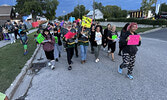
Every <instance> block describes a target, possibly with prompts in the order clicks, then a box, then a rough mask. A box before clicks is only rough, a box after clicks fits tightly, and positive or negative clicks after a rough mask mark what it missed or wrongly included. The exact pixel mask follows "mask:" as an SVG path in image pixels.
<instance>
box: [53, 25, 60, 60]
mask: <svg viewBox="0 0 167 100" xmlns="http://www.w3.org/2000/svg"><path fill="white" fill-rule="evenodd" d="M53 35H54V37H55V45H54V46H55V47H54V58H55V60H56V62H58V57H61V50H62V42H61V34H60V32H58V30H57V28H54V34H53Z"/></svg>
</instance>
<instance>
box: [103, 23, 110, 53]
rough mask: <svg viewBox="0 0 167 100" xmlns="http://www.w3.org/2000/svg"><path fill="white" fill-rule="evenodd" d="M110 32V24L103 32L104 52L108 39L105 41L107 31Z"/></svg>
mask: <svg viewBox="0 0 167 100" xmlns="http://www.w3.org/2000/svg"><path fill="white" fill-rule="evenodd" d="M109 30H111V24H108V25H107V28H106V29H105V30H104V34H103V50H104V51H105V50H106V47H107V45H108V39H107V34H108V31H109Z"/></svg>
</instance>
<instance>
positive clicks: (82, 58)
mask: <svg viewBox="0 0 167 100" xmlns="http://www.w3.org/2000/svg"><path fill="white" fill-rule="evenodd" d="M87 48H88V46H84V45H80V49H81V60H82V61H83V60H86V55H87Z"/></svg>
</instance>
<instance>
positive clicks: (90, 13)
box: [87, 9, 103, 16]
mask: <svg viewBox="0 0 167 100" xmlns="http://www.w3.org/2000/svg"><path fill="white" fill-rule="evenodd" d="M97 13H101V14H103V13H102V12H101V11H100V10H99V9H96V10H95V15H96V14H97ZM90 15H93V11H90V12H89V13H88V14H87V16H90Z"/></svg>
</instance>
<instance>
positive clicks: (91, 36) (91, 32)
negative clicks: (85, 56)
mask: <svg viewBox="0 0 167 100" xmlns="http://www.w3.org/2000/svg"><path fill="white" fill-rule="evenodd" d="M89 34H90V39H89V41H90V45H91V53H92V54H94V48H93V46H94V45H95V44H94V43H95V41H94V40H95V25H94V24H93V25H92V26H91V30H90V33H89Z"/></svg>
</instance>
